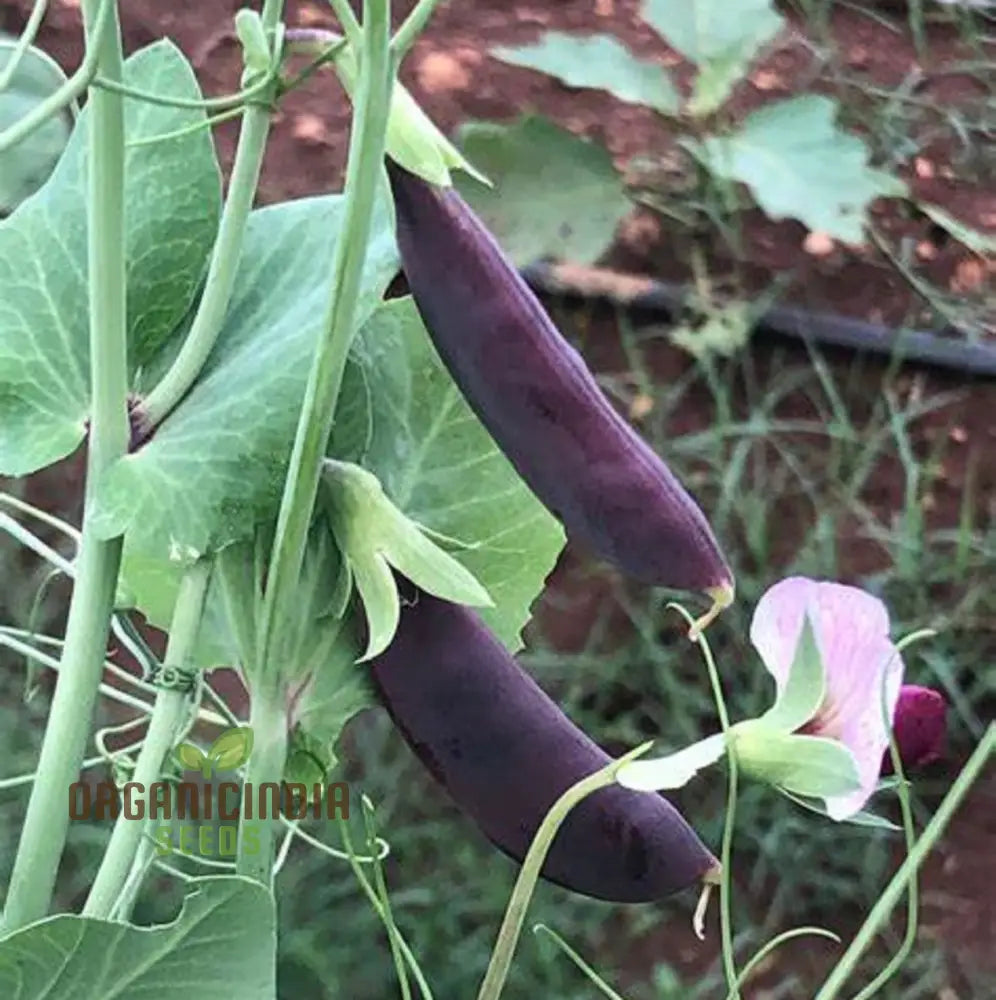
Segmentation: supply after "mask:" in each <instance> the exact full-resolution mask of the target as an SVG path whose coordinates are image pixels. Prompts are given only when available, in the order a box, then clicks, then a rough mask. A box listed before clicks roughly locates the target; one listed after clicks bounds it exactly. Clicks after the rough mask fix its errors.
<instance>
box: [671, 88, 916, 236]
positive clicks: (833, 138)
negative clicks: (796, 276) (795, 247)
mask: <svg viewBox="0 0 996 1000" xmlns="http://www.w3.org/2000/svg"><path fill="white" fill-rule="evenodd" d="M836 112H837V104H836V102H834V101H832V100H830V99H829V98H826V97H820V96H817V95H814V94H808V95H806V96H804V97H796V98H793V99H792V100H789V101H781V102H779V103H778V104H769V105H768V106H767V107H764V108H761V109H760V110H759V111H755V112H754V113H753V114H751V115H749V116H748V117H747V118H746V119H745V120H744V121H743V123H742V125H741V126H740V128H739V129H738V130H737V131H735V132H733V133H732V134H730V135H727V136H712V137H709V138H707V139H704V140H702V141H701V142H696V141H693V140H691V139H688V140H685V141H684V142H683V143H682V145H684V146H685V147H686V148H687V149H688V150H690V151H691V152H692V153H693V154H694V155H695V156H696V157H697V158H698V159H699V160H700V161H701V162H702V163H703V164H704V165H705V167H706V168H707V169H708V170H709V171H710V172H711V173H713V174H714V175H716V176H717V177H722V178H725V179H727V180H732V181H741V182H742V183H744V184H746V185H747V186H748V187H749V188H750V190H751V193H752V194H753V196H754V198H755V200H756V201H757V203H758V205H760V207H761V208H762V209H763V210H764V211H765V212H766V213H767V214H768V215H769V216H770V217H771V218H773V219H784V218H786V217H789V218H793V219H798V220H799V221H800V222H802V223H804V224H805V225H806V226H808V227H809V229H812V230H818V231H820V232H824V233H827V234H828V235H830V236H833V237H834V238H835V239H838V240H841V241H842V242H844V243H860V242H861V240H862V238H863V235H864V226H865V219H866V213H867V209H868V205H869V204H870V203H871V202H872V201H873V200H874V199H876V198H882V197H891V198H900V197H903V196H904V195H905V194H906V185H905V184H904V183H903V182H902V181H901V180H900V179H899V178H898V177H894V176H893V175H892V174H889V173H886V172H885V171H883V170H877V169H875V168H874V167H870V166H869V165H868V157H869V153H868V147H867V146H866V145H865V143H864V142H863V141H862V140H861V139H860V138H858V136H856V135H852V134H851V133H849V132H844V131H843V130H841V129H840V128H838V127H837V125H836V123H835V121H834V118H835V116H836Z"/></svg>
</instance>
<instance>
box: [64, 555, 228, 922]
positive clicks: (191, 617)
mask: <svg viewBox="0 0 996 1000" xmlns="http://www.w3.org/2000/svg"><path fill="white" fill-rule="evenodd" d="M210 579H211V563H210V562H209V561H202V562H198V563H195V564H194V565H193V566H192V567H191V568H190V569H189V570H188V571H187V572H186V574H185V575H184V577H183V579H182V580H181V581H180V589H179V592H178V594H177V598H176V607H175V608H174V610H173V618H172V620H171V622H170V630H169V642H168V643H167V646H166V657H165V661H164V662H165V665H166V666H170V667H177V668H180V669H181V670H182V669H185V668H186V666H187V664H188V663H189V661H190V656H191V653H192V652H193V647H194V643H195V642H196V641H197V633H198V631H199V629H200V625H201V617H202V615H203V613H204V599H205V597H206V596H207V587H208V582H209V581H210ZM188 698H189V696H188V693H187V692H186V691H184V690H181V689H178V688H161V689H160V690H159V692H158V693H157V694H156V702H155V707H154V708H153V710H152V718H151V719H150V720H149V729H148V732H147V733H146V736H145V743H144V744H143V745H142V750H141V752H140V753H139V755H138V760H137V761H136V762H135V771H134V773H133V774H132V777H131V780H132V782H134V783H136V784H137V785H138V786H139V795H141V796H142V801H143V802H144V803H145V809H144V815H143V817H142V818H139V819H135V818H131V817H129V816H127V815H126V813H125V812H124V811H122V812H121V813H120V814H119V815H118V818H117V820H116V821H115V823H114V830H113V832H112V833H111V840H110V843H109V844H108V845H107V850H106V851H105V852H104V857H103V859H102V860H101V863H100V868H99V869H98V870H97V877H96V878H95V879H94V882H93V886H92V888H91V889H90V894H89V896H87V900H86V905H85V906H84V907H83V915H84V916H87V917H101V918H106V917H108V916H109V915H110V914H111V911H112V910H113V909H114V907H115V904H116V903H117V901H118V897H119V896H120V894H121V892H122V890H123V889H124V887H125V883H126V881H127V879H128V873H129V871H130V869H131V867H132V863H133V861H134V859H135V855H136V853H137V852H138V848H139V845H140V844H141V841H142V833H143V831H144V830H145V819H144V816H148V815H149V814H150V808H151V805H152V798H151V795H150V794H149V792H150V789H151V787H152V785H153V784H154V783H155V782H156V781H157V780H158V779H159V774H160V771H161V769H162V764H163V760H164V758H165V757H166V755H167V754H168V753H169V751H170V749H171V748H172V746H173V740H174V739H175V737H176V733H177V730H178V729H179V727H180V725H181V723H182V722H183V720H184V718H185V716H186V711H187V704H188Z"/></svg>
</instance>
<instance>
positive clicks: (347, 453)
mask: <svg viewBox="0 0 996 1000" xmlns="http://www.w3.org/2000/svg"><path fill="white" fill-rule="evenodd" d="M354 359H355V360H356V361H357V363H360V364H363V365H364V367H365V371H366V381H367V384H368V388H369V397H368V398H369V400H370V402H371V406H372V410H371V415H370V424H369V427H368V432H367V433H366V434H365V435H363V436H362V437H361V438H360V439H354V440H349V439H348V438H347V437H346V436H345V435H344V434H343V435H340V434H334V435H333V453H334V454H335V456H336V457H338V458H345V459H349V460H350V461H355V462H359V463H361V464H362V465H363V466H364V467H365V468H367V469H368V470H370V471H371V472H373V473H374V474H375V475H376V476H377V478H378V479H379V480H380V482H381V484H382V485H383V487H384V490H385V492H386V493H387V495H388V496H389V497H390V498H391V500H392V501H393V502H394V503H395V504H396V505H397V506H398V507H399V508H400V509H401V510H402V511H404V513H405V515H406V516H407V517H409V518H410V519H411V520H412V521H414V522H416V523H417V524H420V525H422V526H424V527H426V528H428V529H430V530H432V531H434V532H438V533H439V536H441V537H442V536H444V537H445V538H449V539H452V540H454V542H453V544H452V547H451V548H450V554H451V555H453V556H454V557H455V558H456V559H458V560H459V561H460V562H461V563H463V565H464V566H465V567H466V568H467V569H469V570H470V571H471V573H473V575H474V576H475V577H476V578H477V580H478V581H479V582H480V583H481V585H482V586H483V587H484V589H485V590H486V591H487V592H488V594H489V595H490V597H491V599H492V601H494V605H495V606H494V607H493V608H482V609H479V614H480V615H481V617H482V618H483V619H484V621H486V622H487V623H488V625H489V626H490V627H491V628H492V629H493V630H494V632H495V633H496V634H497V635H498V637H499V638H500V639H501V640H502V642H504V643H505V644H506V645H507V646H509V647H510V648H511V649H513V650H515V649H518V648H519V646H520V645H521V643H520V641H519V633H520V631H521V629H522V626H523V625H524V624H525V622H526V621H527V620H528V618H529V609H530V606H531V605H532V602H533V601H534V600H535V599H536V596H537V595H538V594H539V592H540V590H541V589H542V587H543V583H544V580H545V579H546V577H547V575H548V574H549V572H550V571H551V569H552V568H553V565H554V563H555V561H556V559H557V556H558V554H559V553H560V550H561V548H562V547H563V541H564V535H563V531H562V530H561V528H560V525H559V524H558V523H557V521H556V520H555V519H554V518H553V517H552V516H551V515H550V514H549V513H548V512H547V511H546V509H545V508H544V507H543V505H542V504H541V503H540V502H539V501H538V500H537V499H536V498H535V497H534V496H533V494H532V493H531V492H530V490H529V489H528V487H527V486H526V485H525V484H524V483H523V482H522V480H521V479H520V478H519V476H518V474H517V473H516V472H515V470H514V469H513V468H512V466H511V465H510V464H509V462H508V460H507V459H506V458H505V456H504V455H502V453H501V452H500V451H499V450H498V447H497V445H495V443H494V441H493V440H492V439H491V436H490V435H489V434H488V433H487V431H486V430H485V429H484V427H483V426H482V425H481V424H480V422H479V421H478V420H477V418H476V417H475V416H474V414H473V413H472V412H471V410H470V407H469V406H468V405H467V403H466V402H465V400H464V399H463V397H462V396H461V394H460V391H459V390H458V389H457V387H456V385H455V384H454V383H453V380H452V379H451V378H450V376H449V374H448V372H447V371H446V369H445V368H444V367H443V365H442V362H440V360H439V358H438V356H437V355H436V352H435V350H434V349H433V347H432V344H431V341H430V340H429V337H428V334H427V333H426V331H425V327H424V326H423V325H422V321H421V319H420V318H419V315H418V311H417V309H416V308H415V306H414V304H413V302H412V300H411V299H410V298H405V299H396V300H393V301H391V302H387V303H385V304H384V305H382V306H381V307H380V308H379V309H378V310H377V311H376V312H375V313H374V314H373V316H372V317H371V319H370V321H369V322H368V323H367V325H366V326H365V327H364V329H363V330H362V331H361V336H360V339H359V342H358V344H357V349H356V351H355V352H354ZM404 372H407V373H408V374H407V377H405V375H403V374H402V373H404ZM354 384H355V383H354ZM443 545H444V547H447V546H446V543H445V542H444V543H443Z"/></svg>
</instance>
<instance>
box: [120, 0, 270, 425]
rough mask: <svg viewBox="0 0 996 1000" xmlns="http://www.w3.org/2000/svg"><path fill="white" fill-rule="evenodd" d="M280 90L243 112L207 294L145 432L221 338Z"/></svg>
mask: <svg viewBox="0 0 996 1000" xmlns="http://www.w3.org/2000/svg"><path fill="white" fill-rule="evenodd" d="M283 6H284V5H283V0H266V2H265V3H264V4H263V13H262V19H263V26H264V27H265V28H266V29H267V31H268V32H272V31H273V30H274V29H275V28H276V27H277V25H278V24H279V23H280V18H281V15H282V14H283ZM111 82H112V83H113V81H111ZM275 86H276V83H275V81H271V83H270V85H269V87H268V89H267V93H264V94H262V95H260V96H259V97H258V98H257V100H258V101H259V102H260V103H252V104H250V105H249V106H248V107H247V108H246V110H245V112H244V115H243V119H242V131H241V132H240V133H239V144H238V148H237V149H236V152H235V163H234V165H233V166H232V177H231V181H230V183H229V186H228V197H227V199H226V200H225V208H224V210H223V212H222V215H221V224H220V225H219V227H218V236H217V238H216V239H215V243H214V250H213V251H212V254H211V263H210V264H209V266H208V274H207V280H206V282H205V285H204V294H203V295H202V296H201V301H200V304H199V305H198V307H197V314H196V315H195V316H194V322H193V324H192V325H191V327H190V332H189V333H188V334H187V338H186V340H184V342H183V347H182V348H181V349H180V353H179V354H178V355H177V356H176V359H175V360H174V362H173V364H172V365H171V366H170V368H169V371H167V372H166V374H165V375H164V376H163V378H162V380H161V381H160V382H159V384H158V385H157V386H156V387H155V388H154V389H153V390H152V392H150V393H149V395H148V397H147V398H146V400H145V403H144V405H143V407H142V411H143V423H144V425H145V427H146V428H153V427H155V426H156V425H157V424H159V423H161V422H162V421H163V419H164V418H165V417H166V416H167V415H168V414H169V412H170V411H171V410H172V409H173V407H174V406H176V404H177V403H178V402H179V401H180V400H181V399H183V397H184V396H185V395H186V394H187V392H188V391H189V390H190V387H191V386H192V385H193V384H194V382H195V381H196V380H197V376H198V375H199V374H200V372H201V369H202V368H203V367H204V363H205V362H206V361H207V359H208V356H209V355H210V353H211V350H212V348H213V347H214V345H215V342H216V341H217V340H218V334H219V333H220V332H221V326H222V323H223V322H224V320H225V313H226V312H227V311H228V304H229V302H230V301H231V298H232V289H233V287H234V286H235V276H236V274H237V273H238V266H239V258H240V255H241V250H242V241H243V239H244V238H245V232H246V225H247V224H248V221H249V213H250V212H251V211H252V203H253V199H254V198H255V196H256V187H257V185H258V184H259V173H260V168H261V167H262V163H263V153H264V152H265V150H266V140H267V137H268V136H269V134H270V107H269V100H268V98H270V97H272V95H273V92H274V88H275Z"/></svg>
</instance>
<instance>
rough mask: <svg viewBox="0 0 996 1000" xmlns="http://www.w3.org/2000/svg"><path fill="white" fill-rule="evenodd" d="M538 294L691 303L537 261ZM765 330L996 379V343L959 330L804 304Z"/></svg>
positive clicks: (673, 306) (669, 313)
mask: <svg viewBox="0 0 996 1000" xmlns="http://www.w3.org/2000/svg"><path fill="white" fill-rule="evenodd" d="M520 273H521V274H522V276H523V278H525V280H526V281H527V282H528V283H529V285H530V286H531V287H532V288H533V289H534V290H535V291H537V292H540V293H543V294H547V295H568V296H576V297H579V298H584V299H595V300H602V301H608V302H611V303H613V304H615V305H618V306H623V307H625V308H626V309H632V310H634V311H641V312H648V313H652V314H653V313H656V314H659V315H663V316H666V317H668V318H669V319H671V320H674V319H675V318H676V317H677V316H679V315H680V313H681V311H682V309H683V308H684V306H685V300H686V298H687V295H688V289H686V288H685V287H683V286H682V285H678V284H673V283H671V282H664V281H658V280H656V279H655V278H647V277H643V276H640V275H633V274H626V273H624V272H620V271H611V270H608V269H605V268H599V267H582V266H579V265H576V264H562V263H556V262H553V261H537V262H536V263H533V264H528V265H526V266H525V267H523V268H521V269H520ZM754 327H755V329H757V330H759V331H760V332H761V333H766V334H775V335H778V336H783V337H790V338H792V339H794V340H799V341H802V342H803V343H809V344H821V345H826V346H831V347H845V348H850V349H852V350H856V351H869V352H871V353H874V354H880V355H884V356H885V357H888V358H890V359H896V360H899V361H911V362H917V363H919V364H923V365H929V366H932V367H934V368H944V369H947V370H948V371H955V372H961V373H964V374H968V375H973V376H979V377H983V378H993V377H996V341H994V342H992V343H991V344H987V343H985V342H973V341H970V340H967V339H965V336H964V334H963V333H961V332H960V331H959V330H958V329H957V328H955V327H952V326H948V327H945V328H943V329H942V330H937V331H928V330H909V329H905V328H900V329H896V328H893V327H889V326H884V325H882V324H880V323H870V322H868V321H867V320H860V319H851V318H850V317H847V316H837V315H835V314H833V313H825V312H813V311H811V310H809V309H804V308H802V307H800V306H785V305H776V306H772V307H771V308H770V309H768V310H767V311H766V312H764V313H763V314H762V315H761V316H760V317H759V318H758V319H757V320H756V321H755V324H754Z"/></svg>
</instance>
